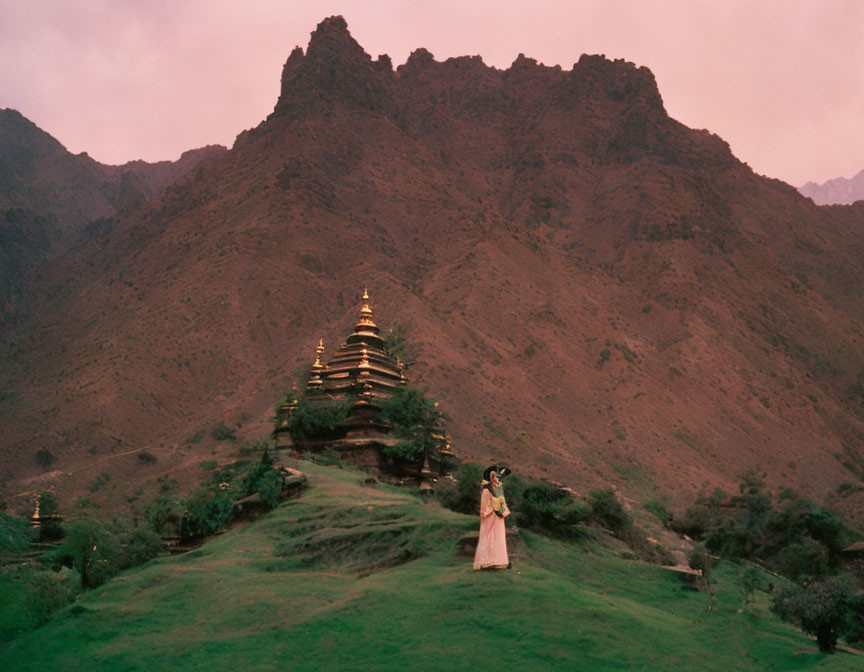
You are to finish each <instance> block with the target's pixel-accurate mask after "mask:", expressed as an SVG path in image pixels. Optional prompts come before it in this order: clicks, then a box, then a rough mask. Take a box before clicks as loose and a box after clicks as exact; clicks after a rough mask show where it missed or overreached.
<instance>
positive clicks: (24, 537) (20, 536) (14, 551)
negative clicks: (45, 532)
mask: <svg viewBox="0 0 864 672" xmlns="http://www.w3.org/2000/svg"><path fill="white" fill-rule="evenodd" d="M34 536H35V533H34V532H33V530H32V529H31V528H30V525H29V524H28V523H27V521H26V520H24V519H23V518H16V517H15V516H10V515H8V514H6V513H0V565H5V564H6V563H7V562H9V560H11V559H12V558H13V557H15V556H16V555H21V554H22V553H26V552H27V551H28V550H29V549H30V544H31V543H32V542H33V538H34Z"/></svg>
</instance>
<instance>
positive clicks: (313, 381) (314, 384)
mask: <svg viewBox="0 0 864 672" xmlns="http://www.w3.org/2000/svg"><path fill="white" fill-rule="evenodd" d="M323 354H324V339H323V338H321V339H319V340H318V347H316V348H315V363H314V364H312V370H311V371H310V373H309V382H308V383H307V384H306V389H307V390H317V389H318V388H320V387H321V386H322V385H323V384H324V381H322V380H321V371H322V369H323V368H324V365H323V364H321V355H323Z"/></svg>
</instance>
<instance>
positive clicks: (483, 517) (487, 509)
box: [474, 466, 510, 569]
mask: <svg viewBox="0 0 864 672" xmlns="http://www.w3.org/2000/svg"><path fill="white" fill-rule="evenodd" d="M509 515H510V509H509V508H507V500H506V499H504V488H503V487H502V486H501V481H499V480H498V469H497V467H494V466H493V467H489V468H488V469H487V470H486V471H485V472H483V484H482V488H481V490H480V538H479V539H478V541H477V552H476V553H475V554H474V569H507V568H508V567H509V566H510V561H509V559H508V558H507V537H506V535H505V531H504V519H505V518H506V517H507V516H509Z"/></svg>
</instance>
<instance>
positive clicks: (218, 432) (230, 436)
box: [210, 421, 237, 441]
mask: <svg viewBox="0 0 864 672" xmlns="http://www.w3.org/2000/svg"><path fill="white" fill-rule="evenodd" d="M210 436H212V437H213V438H214V439H216V440H217V441H234V440H235V439H236V438H237V430H235V429H232V428H231V427H229V426H228V425H226V424H225V423H224V422H221V421H220V422H219V424H218V425H216V426H215V427H214V428H213V430H212V431H211V432H210Z"/></svg>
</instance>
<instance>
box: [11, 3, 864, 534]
mask: <svg viewBox="0 0 864 672" xmlns="http://www.w3.org/2000/svg"><path fill="white" fill-rule="evenodd" d="M346 36H347V37H346ZM348 38H350V33H348V31H347V26H345V25H344V20H338V19H330V20H325V21H324V22H322V24H320V25H319V27H318V29H317V30H316V31H315V33H313V35H312V39H311V40H310V44H309V47H308V48H307V51H306V52H305V53H304V52H303V51H302V50H298V49H295V50H294V51H293V52H292V53H291V55H290V56H289V57H288V59H287V61H286V63H285V68H284V69H283V76H282V91H281V92H280V96H279V99H278V101H277V103H276V105H275V107H274V111H273V113H272V114H270V115H269V116H268V117H267V118H266V119H265V120H264V121H262V122H261V124H259V125H258V126H256V127H255V128H253V129H249V130H247V131H243V132H241V133H240V134H239V135H238V136H237V139H236V141H235V143H234V146H233V147H232V149H231V150H229V151H227V152H224V153H221V154H220V155H218V156H215V157H213V158H212V160H209V161H206V162H204V163H202V164H200V166H199V167H197V168H196V169H195V170H193V171H192V172H191V173H190V174H189V176H188V179H186V180H184V181H182V182H180V183H175V185H174V186H172V187H169V188H168V189H167V190H166V192H165V194H164V196H162V197H161V198H160V199H158V200H157V201H156V202H154V203H153V204H152V207H150V208H148V209H146V210H141V209H139V210H135V211H133V212H130V213H128V214H126V215H124V216H122V217H119V218H118V222H117V225H116V226H114V227H113V228H112V230H111V231H109V232H107V233H106V234H105V235H103V236H100V237H99V238H98V239H95V240H91V241H87V242H84V243H83V244H82V245H80V246H79V247H77V248H76V250H75V253H74V254H65V255H62V256H60V257H59V258H57V259H55V260H52V261H51V262H50V263H49V264H46V265H45V266H44V267H43V268H41V269H40V270H39V272H38V273H33V274H31V275H30V276H28V282H29V283H30V287H31V288H32V290H33V291H32V295H33V297H34V299H33V305H32V314H33V318H32V319H31V321H30V322H29V323H28V324H27V325H26V326H25V327H24V328H22V329H19V330H18V331H16V332H15V333H11V334H8V335H7V337H6V340H5V342H4V352H5V353H6V354H5V359H4V362H5V363H6V366H4V367H3V368H4V370H3V372H2V373H0V382H2V384H3V389H8V390H9V394H10V396H8V397H7V398H6V399H5V400H4V401H3V402H0V416H2V417H3V419H4V421H5V422H7V423H8V424H7V426H8V428H9V429H8V433H7V437H6V438H5V439H4V445H3V448H4V450H3V451H2V462H0V470H2V473H3V475H4V477H5V478H6V479H9V481H10V482H12V483H15V484H17V485H16V492H18V493H20V492H28V491H31V490H34V489H38V488H46V487H51V488H54V489H57V490H58V491H60V492H61V494H62V495H63V497H65V498H67V500H74V498H76V497H78V496H80V495H81V494H84V493H87V492H88V487H89V486H88V483H91V482H92V480H93V479H94V478H95V477H96V476H97V475H98V474H99V470H100V469H108V470H109V472H110V473H113V474H115V478H114V484H115V486H116V488H115V489H114V490H112V491H110V492H104V493H101V494H100V495H99V497H101V498H103V499H104V501H105V502H106V503H107V502H121V501H122V496H123V494H122V487H121V486H120V485H117V483H119V482H122V483H124V484H129V487H139V488H144V489H145V490H146V489H147V488H151V489H152V488H155V487H156V484H155V479H156V477H157V476H159V475H166V474H173V473H175V472H176V473H187V474H190V476H189V478H190V479H191V474H193V473H194V469H193V467H194V466H195V465H197V463H198V461H200V459H201V455H204V454H209V453H214V454H215V455H216V456H217V457H218V456H222V455H226V456H227V455H228V454H229V453H230V451H231V450H233V447H232V446H228V445H224V444H221V443H219V442H218V441H216V440H214V439H212V438H211V437H209V436H207V434H208V432H207V430H208V428H210V427H212V426H214V425H216V424H217V422H225V423H226V424H228V425H232V426H235V427H236V426H239V427H238V430H239V432H240V435H241V438H242V439H253V438H256V437H260V436H262V435H264V434H266V433H267V432H269V429H270V427H269V418H270V416H271V414H272V405H273V403H274V402H275V401H276V400H278V399H279V398H280V397H281V396H282V395H283V394H284V392H285V391H286V390H287V389H288V388H290V385H291V383H292V381H297V382H298V383H300V384H301V385H302V384H303V380H302V376H303V371H304V368H305V367H306V366H308V364H309V363H310V362H311V360H312V356H313V355H314V346H315V345H316V344H317V341H318V338H319V337H321V336H323V337H324V338H325V345H326V346H327V348H328V352H332V350H333V349H335V347H336V346H337V345H338V343H339V342H341V340H342V339H343V338H344V336H345V335H347V333H348V331H350V327H351V326H352V325H353V323H354V321H355V320H356V315H355V312H356V310H357V309H359V304H358V303H357V299H359V293H360V291H362V288H363V286H364V285H367V284H368V285H369V288H370V292H371V293H372V301H373V309H374V310H375V314H376V321H378V323H379V325H381V326H382V327H384V328H385V329H386V328H389V327H404V328H405V329H406V336H407V338H408V339H409V340H411V341H412V342H414V343H416V344H417V346H418V347H419V348H420V351H421V352H420V355H419V357H418V361H417V362H416V363H415V364H414V366H413V367H412V368H411V369H409V377H411V378H412V379H414V380H415V381H416V382H418V383H419V384H421V385H425V386H426V387H428V388H429V390H430V392H431V393H432V394H433V396H436V397H437V398H439V399H440V400H441V403H442V408H443V409H444V410H445V412H446V413H447V414H448V415H449V417H450V422H449V426H448V429H449V431H450V433H451V435H452V437H453V445H454V449H455V450H456V452H457V453H458V454H461V455H462V456H464V457H466V458H471V459H481V460H506V461H508V462H510V463H512V464H513V466H514V467H516V468H517V469H521V470H524V471H527V472H530V473H532V474H534V475H537V476H546V477H549V478H554V479H556V480H560V481H564V482H567V483H568V484H570V485H571V486H573V487H575V488H577V489H587V488H590V487H594V486H596V485H598V484H601V483H609V482H613V483H616V484H617V485H618V486H619V487H620V488H621V490H622V492H623V493H625V494H626V495H627V496H628V497H630V498H633V499H634V500H638V499H640V498H641V499H644V498H647V497H649V496H654V495H657V494H658V493H666V494H669V495H670V496H672V498H673V500H674V501H676V502H684V501H688V500H689V499H690V498H692V496H693V495H694V494H695V493H696V492H697V491H698V490H700V489H703V488H704V489H711V488H713V487H715V486H720V487H725V488H727V489H729V488H733V487H735V484H736V483H737V482H738V476H739V475H740V474H741V473H742V472H743V471H744V470H746V469H748V468H753V469H759V470H760V471H765V472H767V473H768V478H769V482H771V483H772V484H781V485H788V486H791V487H794V488H797V489H800V490H802V491H804V492H806V493H808V494H810V495H811V496H814V497H817V498H819V499H821V500H826V499H834V500H836V504H837V505H838V506H839V507H840V508H842V509H844V510H845V511H846V512H847V514H848V515H851V516H853V517H854V516H855V515H857V514H855V511H860V510H861V507H860V506H859V504H860V502H861V494H860V492H859V491H857V490H855V488H852V489H851V490H850V489H849V488H846V489H844V490H843V492H844V493H846V494H845V495H844V496H842V497H841V496H840V495H839V494H838V492H839V490H838V488H840V486H841V485H843V484H844V483H846V484H849V483H852V484H854V483H856V482H858V480H859V479H862V478H864V451H862V438H861V437H864V405H862V400H864V397H861V396H860V393H859V392H858V391H857V390H858V389H859V386H860V385H861V384H862V382H864V355H862V352H864V348H862V343H864V338H862V329H861V325H862V320H864V307H862V306H861V304H860V301H859V300H858V298H857V297H858V290H857V287H859V286H860V283H861V282H862V281H864V278H862V270H861V269H862V268H864V264H861V261H862V260H864V239H862V229H861V227H860V221H861V214H862V209H861V208H860V207H858V206H847V207H845V208H841V207H839V206H837V207H836V208H818V207H816V206H815V205H813V204H812V202H810V201H808V200H806V199H805V198H804V197H803V196H801V195H800V194H798V193H797V192H796V191H795V190H794V189H793V188H792V187H790V186H789V185H786V184H784V183H782V182H779V181H777V180H770V179H768V178H763V177H760V176H757V175H755V174H754V173H753V172H752V170H750V169H749V168H748V167H747V166H746V165H745V164H743V163H741V162H740V161H739V160H738V159H736V158H735V157H734V156H733V155H732V153H731V151H730V150H729V146H728V144H727V143H725V142H724V141H723V140H722V139H720V138H718V137H717V136H715V135H713V134H711V133H709V132H707V131H698V130H692V129H688V128H686V127H685V126H683V125H682V124H680V123H679V122H677V121H675V120H673V119H671V118H669V117H668V115H667V114H666V112H665V110H664V109H663V106H662V98H661V97H660V95H659V92H658V91H657V87H656V83H655V82H654V78H653V75H651V73H650V71H648V70H647V69H645V68H637V67H636V66H634V65H632V64H628V63H626V62H624V61H609V60H607V59H605V58H604V57H600V56H583V57H582V58H580V59H579V61H578V62H577V63H576V65H575V66H574V68H573V69H572V70H571V71H567V72H565V71H563V70H560V69H557V68H548V67H546V66H540V65H539V64H536V62H534V61H533V60H532V59H529V58H526V57H521V58H517V59H516V60H515V61H514V64H513V65H512V66H511V67H510V68H509V69H508V70H506V71H499V70H494V69H491V68H489V67H487V66H485V65H484V64H483V63H482V61H481V60H480V59H479V58H476V57H463V58H457V59H448V60H447V61H444V62H442V63H439V62H437V61H435V60H434V58H433V57H431V54H428V52H426V51H425V50H416V51H415V52H413V54H412V56H411V57H409V59H408V61H407V62H406V63H405V64H403V65H402V66H399V68H397V69H396V70H395V71H394V70H393V68H392V64H391V63H390V62H389V58H386V57H383V56H382V57H379V58H378V59H377V60H375V61H373V60H372V58H371V56H369V55H368V54H365V52H363V50H362V48H360V47H359V45H357V43H356V42H354V41H353V38H350V40H349V39H348ZM355 45H356V46H355ZM358 49H359V51H358ZM310 52H311V55H310ZM343 94H344V95H343ZM24 329H29V330H28V331H25V330H24ZM35 353H38V356H37V355H36V354H35ZM862 389H864V388H862ZM49 390H50V393H48V391H49ZM198 433H203V435H204V436H205V438H204V439H203V440H202V441H201V442H200V443H199V442H194V443H192V442H190V441H189V440H188V439H189V437H191V436H195V435H197V434H198ZM40 447H48V448H49V449H50V450H51V452H52V453H54V454H55V455H56V456H57V458H58V459H57V464H56V469H54V471H51V472H47V473H46V472H43V471H42V470H41V469H40V468H39V467H38V465H36V463H35V462H34V461H32V454H33V453H34V452H35V451H37V450H38V449H39V448H40ZM136 450H139V451H140V450H147V451H149V452H151V453H153V454H154V455H156V456H157V457H158V459H159V462H158V465H156V466H152V467H144V466H142V465H141V464H140V463H139V462H138V461H137V460H136V459H135V455H134V451H136ZM182 469H186V470H187V471H186V472H183V471H182ZM178 470H180V471H178ZM124 487H125V486H124ZM109 490H110V488H109ZM22 496H23V495H22Z"/></svg>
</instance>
